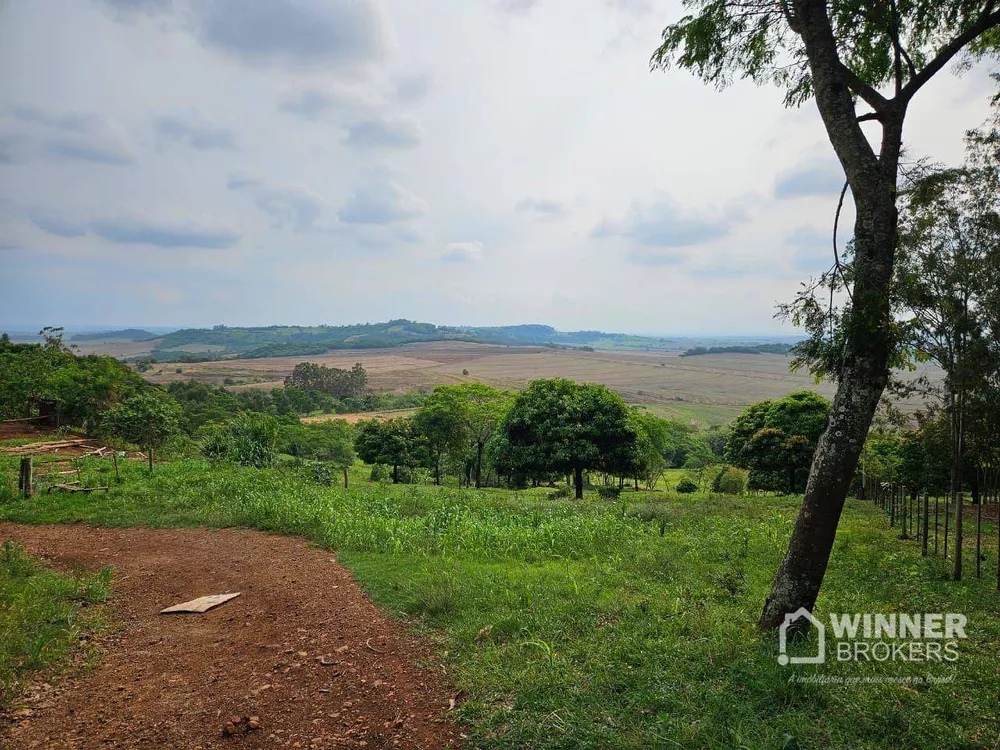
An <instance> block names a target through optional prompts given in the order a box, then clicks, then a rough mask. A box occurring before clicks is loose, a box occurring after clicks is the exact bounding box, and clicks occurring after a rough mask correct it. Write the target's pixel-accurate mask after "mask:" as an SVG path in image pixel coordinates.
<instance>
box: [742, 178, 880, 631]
mask: <svg viewBox="0 0 1000 750" xmlns="http://www.w3.org/2000/svg"><path fill="white" fill-rule="evenodd" d="M857 192H861V191H857ZM857 192H856V194H855V201H856V203H857V205H858V218H857V221H856V222H855V227H854V232H855V251H856V254H857V261H856V269H857V279H856V282H855V286H854V304H853V306H852V309H851V314H850V317H849V318H848V319H847V321H846V325H847V331H846V334H847V335H846V341H845V345H844V352H843V364H842V368H841V371H840V377H839V383H838V386H837V394H836V396H835V397H834V400H833V408H832V410H831V412H830V421H829V424H828V425H827V428H826V431H825V432H824V433H823V435H822V436H821V437H820V439H819V443H818V445H817V447H816V453H815V456H814V458H813V463H812V468H811V470H810V472H809V480H808V482H807V484H806V492H805V496H804V497H803V499H802V507H801V509H800V510H799V515H798V518H797V519H796V521H795V530H794V531H793V533H792V539H791V541H790V543H789V545H788V551H787V552H786V554H785V558H784V560H782V562H781V567H780V568H779V569H778V574H777V576H776V577H775V579H774V584H773V586H772V589H771V594H770V595H769V596H768V597H767V600H766V601H765V602H764V611H763V613H762V614H761V617H760V623H759V625H760V627H761V628H762V629H770V628H776V627H778V626H779V625H781V623H782V622H783V621H784V619H785V615H786V614H789V613H792V612H795V611H797V610H798V609H800V608H805V609H807V610H809V611H812V609H813V606H814V605H815V604H816V597H817V595H818V594H819V589H820V586H821V584H822V583H823V576H824V575H825V574H826V568H827V564H828V563H829V560H830V553H831V551H832V549H833V543H834V538H835V537H836V533H837V525H838V523H839V522H840V514H841V511H842V510H843V508H844V501H845V499H846V497H847V491H848V488H849V487H850V484H851V480H852V478H853V477H854V472H855V470H856V468H857V465H858V459H859V457H860V454H861V449H862V447H863V446H864V443H865V438H866V437H867V435H868V428H869V427H870V425H871V421H872V418H873V417H874V415H875V409H876V407H877V406H878V402H879V399H880V398H881V397H882V391H883V390H884V389H885V385H886V381H887V380H888V370H889V356H890V352H891V340H890V331H889V322H890V315H889V281H890V278H891V276H892V260H893V253H894V251H895V246H896V206H895V198H894V194H893V192H891V191H890V190H888V189H883V190H879V191H877V192H876V191H873V192H876V195H875V196H873V197H861V198H859V197H858V195H857Z"/></svg>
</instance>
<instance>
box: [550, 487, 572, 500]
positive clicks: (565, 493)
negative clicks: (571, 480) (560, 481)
mask: <svg viewBox="0 0 1000 750" xmlns="http://www.w3.org/2000/svg"><path fill="white" fill-rule="evenodd" d="M572 496H573V488H572V487H570V486H569V485H568V484H564V485H563V486H562V487H559V488H557V489H556V490H555V491H554V492H550V493H549V499H551V500H565V499H566V498H568V497H572Z"/></svg>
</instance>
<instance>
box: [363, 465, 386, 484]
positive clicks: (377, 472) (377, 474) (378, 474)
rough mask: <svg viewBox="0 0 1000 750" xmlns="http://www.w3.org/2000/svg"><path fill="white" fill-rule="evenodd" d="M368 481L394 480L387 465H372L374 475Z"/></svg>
mask: <svg viewBox="0 0 1000 750" xmlns="http://www.w3.org/2000/svg"><path fill="white" fill-rule="evenodd" d="M368 479H369V480H371V481H372V482H388V481H389V480H390V479H392V472H391V471H390V470H389V467H388V466H386V465H385V464H372V473H371V475H370V476H369V477H368Z"/></svg>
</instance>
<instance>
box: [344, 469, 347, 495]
mask: <svg viewBox="0 0 1000 750" xmlns="http://www.w3.org/2000/svg"><path fill="white" fill-rule="evenodd" d="M344 489H345V490H346V489H347V469H344Z"/></svg>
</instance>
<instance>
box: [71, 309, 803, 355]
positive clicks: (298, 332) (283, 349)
mask: <svg viewBox="0 0 1000 750" xmlns="http://www.w3.org/2000/svg"><path fill="white" fill-rule="evenodd" d="M133 332H134V333H135V335H136V339H135V340H142V338H140V337H139V334H145V338H146V339H152V338H154V336H153V334H150V333H149V332H147V331H133V330H129V331H114V332H108V333H104V334H96V333H87V334H83V336H86V337H87V338H81V335H80V334H78V335H77V336H74V337H73V339H74V340H75V341H83V340H96V339H99V338H101V337H102V336H103V337H110V336H112V335H114V336H115V337H116V338H121V337H122V336H123V335H124V334H128V333H133ZM427 341H469V342H474V343H481V344H494V345H500V346H546V347H554V348H564V349H576V350H581V351H593V350H597V349H600V350H605V351H607V350H617V351H637V352H639V351H649V352H661V353H662V352H682V351H684V350H685V349H687V353H688V355H689V356H694V354H707V353H716V352H723V351H727V352H733V351H748V352H754V353H765V352H778V353H785V352H787V350H788V345H786V344H772V343H763V342H762V341H761V338H760V337H736V336H726V337H721V336H720V337H697V338H695V337H672V338H671V337H664V336H636V335H633V334H628V333H606V332H604V331H593V330H590V331H559V330H556V329H555V328H553V327H552V326H548V325H541V324H537V323H529V324H524V325H513V326H437V325H434V324H433V323H419V322H417V321H413V320H405V319H400V320H390V321H388V322H385V323H357V324H354V325H344V326H263V327H250V328H243V327H230V326H223V325H219V326H215V327H213V328H187V329H183V330H179V331H178V330H175V331H171V332H169V333H163V334H158V335H157V336H156V337H155V342H154V344H155V346H154V348H153V350H152V356H153V357H155V358H156V359H157V360H158V361H161V362H170V361H184V362H196V361H203V360H218V359H258V358H262V357H310V356H318V355H320V354H324V353H326V352H329V351H336V350H340V349H374V348H386V347H394V346H401V345H404V344H415V343H421V342H427ZM765 341H766V340H765ZM692 347H694V348H692Z"/></svg>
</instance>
